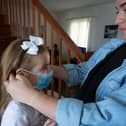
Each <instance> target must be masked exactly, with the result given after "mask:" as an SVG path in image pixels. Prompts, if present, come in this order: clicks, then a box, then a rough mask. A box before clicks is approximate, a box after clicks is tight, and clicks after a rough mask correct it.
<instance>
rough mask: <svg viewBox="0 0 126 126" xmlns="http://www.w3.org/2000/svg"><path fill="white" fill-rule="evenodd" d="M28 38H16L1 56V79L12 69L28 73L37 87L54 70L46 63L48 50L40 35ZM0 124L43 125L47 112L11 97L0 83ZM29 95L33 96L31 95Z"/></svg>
mask: <svg viewBox="0 0 126 126" xmlns="http://www.w3.org/2000/svg"><path fill="white" fill-rule="evenodd" d="M29 39H30V40H29V41H22V40H15V41H14V42H12V43H11V44H10V45H9V46H8V47H7V49H6V50H5V52H4V54H3V56H2V61H1V65H2V82H3V81H5V80H7V79H8V76H9V75H10V74H11V73H12V74H14V75H16V74H17V73H19V74H22V75H24V76H27V77H28V78H29V80H30V82H31V83H32V85H33V88H36V90H42V89H43V88H45V87H48V85H49V83H50V81H51V78H52V74H53V72H52V71H51V70H50V68H49V67H48V64H49V62H50V57H49V53H48V50H47V49H46V48H45V47H44V45H43V40H42V39H41V38H39V37H35V36H30V38H29ZM1 91H2V94H1V101H0V110H1V111H0V112H1V113H0V114H1V116H2V120H1V126H42V125H43V124H44V122H45V120H46V116H44V115H42V114H40V113H39V112H38V111H37V110H35V109H33V108H32V107H30V106H28V105H25V104H22V103H19V102H17V101H14V100H13V99H11V97H10V96H9V95H8V93H7V92H6V90H5V87H4V85H3V83H2V84H1ZM31 97H32V96H31Z"/></svg>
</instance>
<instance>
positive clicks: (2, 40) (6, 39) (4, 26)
mask: <svg viewBox="0 0 126 126" xmlns="http://www.w3.org/2000/svg"><path fill="white" fill-rule="evenodd" d="M16 38H17V37H14V36H12V35H11V26H10V25H9V24H8V20H7V16H6V15H0V57H1V55H2V53H3V51H4V49H5V48H6V46H7V45H8V44H9V43H10V42H11V41H13V40H15V39H16Z"/></svg>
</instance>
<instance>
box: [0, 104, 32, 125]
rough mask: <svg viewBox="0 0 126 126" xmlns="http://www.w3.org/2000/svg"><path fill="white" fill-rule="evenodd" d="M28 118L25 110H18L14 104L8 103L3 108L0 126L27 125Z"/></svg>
mask: <svg viewBox="0 0 126 126" xmlns="http://www.w3.org/2000/svg"><path fill="white" fill-rule="evenodd" d="M29 125H30V124H29V120H28V118H27V115H26V114H25V112H23V111H20V110H19V109H18V108H17V106H16V105H13V104H11V105H9V107H7V109H6V110H5V112H4V114H3V117H2V120H1V126H29Z"/></svg>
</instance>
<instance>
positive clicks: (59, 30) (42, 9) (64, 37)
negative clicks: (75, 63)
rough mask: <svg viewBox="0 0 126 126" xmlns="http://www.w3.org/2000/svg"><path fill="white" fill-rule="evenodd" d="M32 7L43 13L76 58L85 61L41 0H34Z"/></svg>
mask: <svg viewBox="0 0 126 126" xmlns="http://www.w3.org/2000/svg"><path fill="white" fill-rule="evenodd" d="M32 5H34V6H35V7H36V8H37V10H38V11H39V13H41V14H42V15H43V16H44V18H46V20H47V21H48V22H49V23H50V24H51V25H52V28H54V29H55V31H56V32H57V33H58V34H59V36H60V37H61V39H62V40H63V42H64V43H65V44H66V45H67V47H68V48H69V49H70V51H72V52H73V53H74V54H75V56H77V58H78V59H79V60H80V61H84V56H83V54H82V53H81V52H80V50H79V48H77V46H76V45H75V44H74V42H73V41H72V40H71V38H70V37H69V36H68V34H67V33H66V32H65V31H64V30H63V29H62V28H61V27H60V25H59V24H58V23H57V22H56V20H55V19H54V18H53V17H52V16H51V15H50V14H49V12H48V11H47V9H46V8H45V7H44V6H43V5H42V4H41V2H40V1H39V0H32Z"/></svg>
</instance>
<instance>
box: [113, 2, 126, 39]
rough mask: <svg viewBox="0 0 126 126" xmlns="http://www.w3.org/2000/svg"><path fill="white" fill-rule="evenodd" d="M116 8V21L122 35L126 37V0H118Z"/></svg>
mask: <svg viewBox="0 0 126 126" xmlns="http://www.w3.org/2000/svg"><path fill="white" fill-rule="evenodd" d="M115 8H116V11H117V16H116V20H115V23H116V24H117V25H118V29H119V31H120V32H121V33H122V37H123V38H124V39H126V0H116V4H115Z"/></svg>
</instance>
